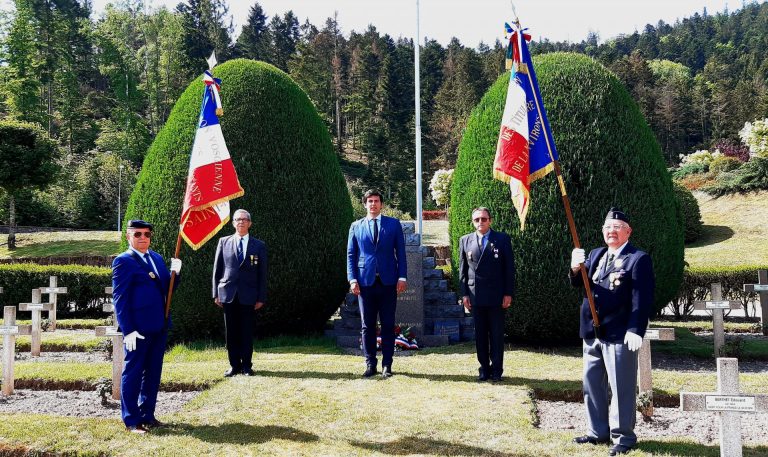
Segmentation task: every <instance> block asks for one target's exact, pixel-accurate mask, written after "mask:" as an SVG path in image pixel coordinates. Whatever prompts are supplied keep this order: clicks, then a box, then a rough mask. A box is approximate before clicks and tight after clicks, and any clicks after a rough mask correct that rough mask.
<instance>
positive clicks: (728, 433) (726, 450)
mask: <svg viewBox="0 0 768 457" xmlns="http://www.w3.org/2000/svg"><path fill="white" fill-rule="evenodd" d="M680 409H681V410H682V411H716V412H718V416H720V456H721V457H742V449H741V414H742V413H768V395H748V394H742V393H740V392H739V360H738V359H733V358H718V359H717V392H703V393H700V392H693V393H692V392H680Z"/></svg>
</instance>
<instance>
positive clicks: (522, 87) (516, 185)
mask: <svg viewBox="0 0 768 457" xmlns="http://www.w3.org/2000/svg"><path fill="white" fill-rule="evenodd" d="M504 27H505V29H506V32H507V34H508V36H509V45H508V46H507V68H508V69H509V68H511V70H512V71H511V73H510V77H509V87H508V88H507V100H506V103H505V105H504V114H503V115H502V118H501V129H500V131H499V141H498V143H497V145H496V157H495V159H494V161H493V177H494V178H496V179H499V180H501V181H504V182H506V183H508V184H509V190H510V194H511V197H512V203H513V204H514V205H515V209H517V214H518V216H519V218H520V230H523V229H524V228H525V217H526V215H527V214H528V209H529V206H530V189H531V183H532V182H533V181H535V180H537V179H539V178H541V177H542V176H544V175H546V174H547V173H549V172H550V171H552V170H553V168H554V164H553V162H554V161H556V160H558V156H557V150H556V149H555V141H554V138H553V136H552V130H551V128H550V127H549V121H548V120H547V113H546V111H545V109H544V102H543V101H542V99H541V93H540V92H539V83H538V80H537V79H536V72H535V71H534V69H533V63H532V62H531V54H530V52H528V45H527V43H526V42H527V41H530V39H531V36H530V35H528V34H526V33H524V32H525V30H527V29H521V28H520V24H519V23H515V24H513V25H509V24H504Z"/></svg>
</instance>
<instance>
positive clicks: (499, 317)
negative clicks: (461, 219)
mask: <svg viewBox="0 0 768 457" xmlns="http://www.w3.org/2000/svg"><path fill="white" fill-rule="evenodd" d="M491 222H492V220H491V211H490V210H489V209H488V208H485V207H480V208H475V209H474V210H472V224H474V226H475V232H474V233H470V234H468V235H464V236H462V237H461V240H459V287H460V289H461V296H462V304H463V305H464V307H465V308H466V309H467V311H471V312H472V317H473V318H474V323H475V347H476V348H477V360H478V362H480V368H479V372H480V374H479V376H478V378H477V379H478V381H487V380H488V378H490V379H491V381H500V380H501V374H502V373H503V372H504V312H505V311H506V309H507V308H509V306H510V305H511V304H512V296H513V295H514V293H515V259H514V256H513V254H512V242H511V240H510V238H509V235H507V234H506V233H502V232H496V231H493V230H491Z"/></svg>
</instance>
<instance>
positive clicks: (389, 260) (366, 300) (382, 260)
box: [347, 190, 407, 378]
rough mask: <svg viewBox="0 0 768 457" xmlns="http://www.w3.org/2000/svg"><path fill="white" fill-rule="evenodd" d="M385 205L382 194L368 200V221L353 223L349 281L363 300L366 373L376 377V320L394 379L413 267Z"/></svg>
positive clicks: (384, 366)
mask: <svg viewBox="0 0 768 457" xmlns="http://www.w3.org/2000/svg"><path fill="white" fill-rule="evenodd" d="M383 203H384V199H383V198H382V196H381V193H379V192H378V191H376V190H369V191H367V192H366V193H365V195H364V196H363V204H364V205H365V209H366V210H367V212H368V215H367V216H366V217H364V218H362V219H360V220H357V221H355V222H353V223H352V225H351V226H350V227H349V239H348V240H347V280H349V285H350V290H351V291H352V293H353V294H355V295H357V296H358V302H359V306H360V316H361V318H362V319H361V321H362V331H361V333H362V337H363V355H364V356H365V364H366V368H365V373H363V376H364V377H366V378H370V377H371V376H373V375H375V374H376V367H377V363H378V362H377V360H376V318H377V316H378V318H379V321H380V322H381V358H382V360H381V375H382V376H383V377H385V378H388V377H390V376H392V356H393V354H394V352H395V307H396V305H397V294H399V293H402V292H405V289H406V278H407V274H406V273H407V262H406V258H405V237H404V236H403V227H402V225H400V221H399V220H397V219H395V218H394V217H387V216H382V215H381V207H382V204H383Z"/></svg>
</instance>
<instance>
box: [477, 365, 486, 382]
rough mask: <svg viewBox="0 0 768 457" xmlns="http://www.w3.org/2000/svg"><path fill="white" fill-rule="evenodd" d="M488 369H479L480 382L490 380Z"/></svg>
mask: <svg viewBox="0 0 768 457" xmlns="http://www.w3.org/2000/svg"><path fill="white" fill-rule="evenodd" d="M488 371H489V370H488V369H487V368H483V367H480V368H478V369H477V372H478V375H477V381H478V382H484V381H487V380H488Z"/></svg>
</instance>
